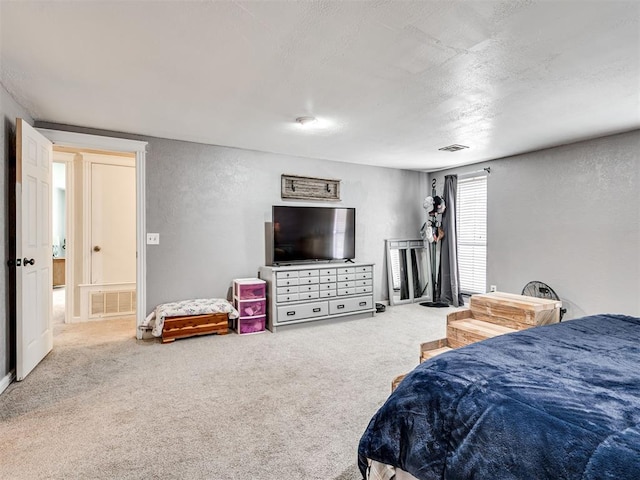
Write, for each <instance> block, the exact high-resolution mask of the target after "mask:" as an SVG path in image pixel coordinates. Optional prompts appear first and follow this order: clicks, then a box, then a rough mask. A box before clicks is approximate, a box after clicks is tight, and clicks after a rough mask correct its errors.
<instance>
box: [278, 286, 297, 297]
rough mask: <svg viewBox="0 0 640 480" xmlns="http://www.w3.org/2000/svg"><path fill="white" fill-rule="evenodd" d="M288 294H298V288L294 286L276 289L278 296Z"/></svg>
mask: <svg viewBox="0 0 640 480" xmlns="http://www.w3.org/2000/svg"><path fill="white" fill-rule="evenodd" d="M286 293H298V287H297V286H295V285H294V286H292V287H278V288H276V294H277V295H284V294H286Z"/></svg>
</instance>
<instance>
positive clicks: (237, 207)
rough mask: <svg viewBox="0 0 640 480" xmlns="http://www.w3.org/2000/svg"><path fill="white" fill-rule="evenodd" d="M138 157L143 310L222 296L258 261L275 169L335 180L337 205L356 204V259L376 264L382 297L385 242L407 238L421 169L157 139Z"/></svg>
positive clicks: (417, 214) (418, 216)
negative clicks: (143, 189)
mask: <svg viewBox="0 0 640 480" xmlns="http://www.w3.org/2000/svg"><path fill="white" fill-rule="evenodd" d="M146 140H148V141H149V154H148V156H147V172H146V173H147V175H146V178H147V231H148V232H159V233H160V245H158V246H153V245H151V246H148V248H147V310H151V309H152V308H153V307H154V306H155V305H157V304H159V303H163V302H167V301H171V300H177V299H185V298H194V297H211V296H216V297H225V296H226V293H227V289H228V287H229V285H230V283H231V281H232V280H233V278H238V277H254V276H256V275H257V271H258V267H259V266H260V265H264V263H265V222H270V221H271V206H272V205H274V204H283V203H285V202H283V201H282V200H281V199H280V175H281V174H283V173H286V174H293V175H304V176H312V177H314V176H315V177H324V178H337V179H340V180H342V183H341V197H342V201H341V202H339V203H337V204H336V203H332V202H318V203H309V202H295V201H289V202H286V203H287V204H291V205H324V206H326V205H340V206H348V207H355V208H356V222H357V224H356V255H357V260H360V261H371V262H375V263H376V271H375V275H376V281H375V299H376V300H380V299H386V298H387V290H386V267H385V265H384V260H385V256H384V240H385V239H386V238H397V237H406V236H409V237H412V238H414V237H416V236H417V235H418V231H419V229H420V225H421V224H422V221H423V220H422V214H423V210H422V206H421V199H422V198H423V196H424V192H425V191H426V174H422V173H417V172H411V171H406V170H395V169H388V168H378V167H366V166H360V165H353V164H347V163H340V162H330V161H322V160H309V159H302V158H296V157H289V156H284V155H276V154H269V153H262V152H255V151H248V150H240V149H234V148H225V147H217V146H210V145H202V144H196V143H188V142H177V141H172V140H162V139H156V138H150V139H146Z"/></svg>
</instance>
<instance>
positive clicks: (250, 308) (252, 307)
mask: <svg viewBox="0 0 640 480" xmlns="http://www.w3.org/2000/svg"><path fill="white" fill-rule="evenodd" d="M235 307H236V310H238V313H239V314H240V317H257V316H260V315H266V313H267V301H266V300H237V301H236V305H235Z"/></svg>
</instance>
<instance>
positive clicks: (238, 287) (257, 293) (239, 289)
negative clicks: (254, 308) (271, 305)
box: [233, 278, 267, 300]
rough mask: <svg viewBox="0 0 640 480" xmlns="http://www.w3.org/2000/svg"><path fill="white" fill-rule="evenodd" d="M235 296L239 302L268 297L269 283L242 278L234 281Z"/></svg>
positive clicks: (257, 279)
mask: <svg viewBox="0 0 640 480" xmlns="http://www.w3.org/2000/svg"><path fill="white" fill-rule="evenodd" d="M233 296H234V297H235V298H237V299H238V300H251V299H255V298H266V297H267V283H266V282H265V281H264V280H260V279H259V278H240V279H237V280H234V281H233Z"/></svg>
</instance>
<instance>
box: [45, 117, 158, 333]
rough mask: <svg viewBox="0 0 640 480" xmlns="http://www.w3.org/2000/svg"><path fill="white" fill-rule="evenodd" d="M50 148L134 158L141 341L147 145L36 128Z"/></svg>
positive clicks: (143, 317) (143, 297)
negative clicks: (64, 148) (113, 153)
mask: <svg viewBox="0 0 640 480" xmlns="http://www.w3.org/2000/svg"><path fill="white" fill-rule="evenodd" d="M36 130H37V131H38V132H40V133H41V134H42V135H44V136H45V137H46V138H48V139H49V140H50V141H51V142H53V145H54V146H59V147H70V148H85V149H91V150H107V151H112V152H127V153H133V154H135V156H136V162H135V163H136V252H137V254H136V338H137V339H138V340H141V339H142V330H141V329H140V326H141V325H142V323H143V321H144V319H145V317H146V308H147V301H146V300H147V285H146V277H147V261H146V258H147V244H146V242H145V229H146V223H147V222H146V203H145V198H146V195H145V178H146V177H145V175H146V174H145V162H146V149H147V145H148V142H144V141H140V140H129V139H125V138H116V137H103V136H100V135H91V134H87V133H76V132H66V131H63V130H54V129H48V128H36Z"/></svg>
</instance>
